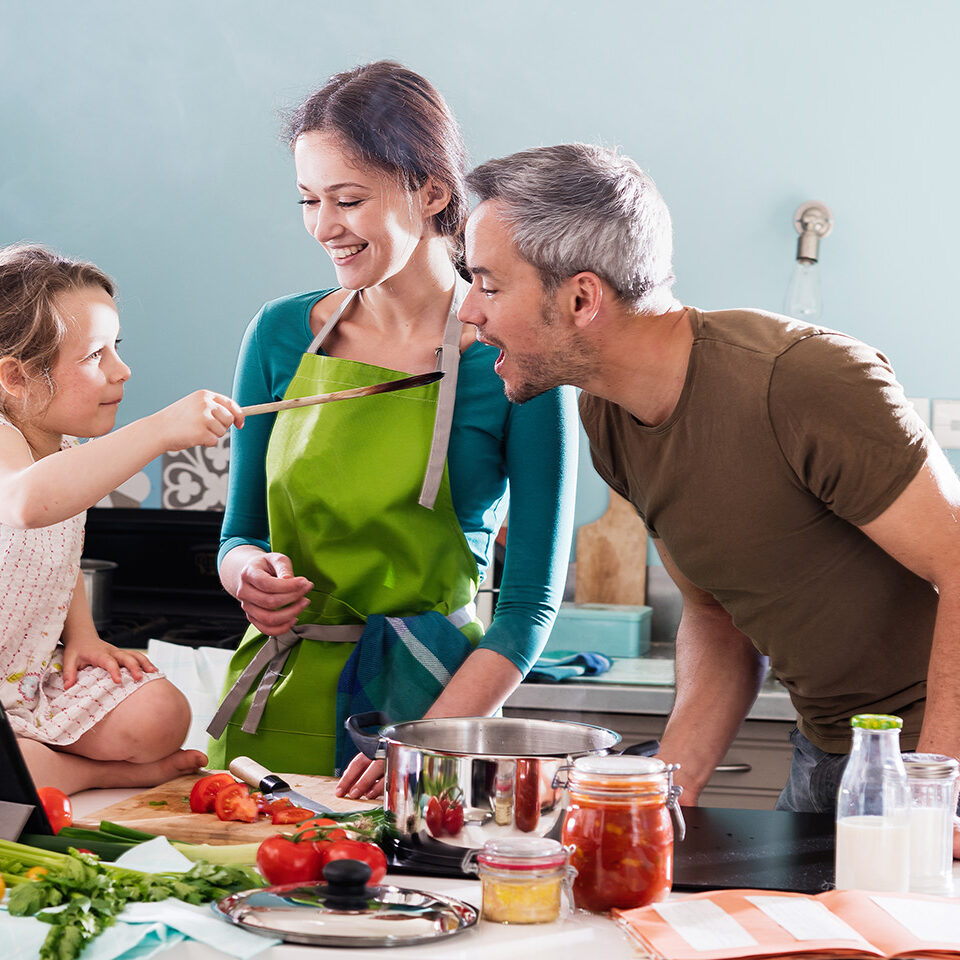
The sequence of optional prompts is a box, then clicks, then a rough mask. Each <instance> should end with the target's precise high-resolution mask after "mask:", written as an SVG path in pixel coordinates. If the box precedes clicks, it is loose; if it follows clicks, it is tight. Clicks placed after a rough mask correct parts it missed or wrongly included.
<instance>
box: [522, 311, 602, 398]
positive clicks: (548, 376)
mask: <svg viewBox="0 0 960 960" xmlns="http://www.w3.org/2000/svg"><path fill="white" fill-rule="evenodd" d="M558 319H559V314H558V311H557V308H556V304H555V303H554V302H553V301H552V300H551V299H549V297H548V296H546V295H544V297H543V299H542V300H541V303H540V317H539V323H540V330H541V333H542V334H543V338H544V340H545V341H546V342H548V343H550V344H551V346H550V349H549V350H548V351H546V352H544V353H539V354H521V355H520V356H517V357H512V358H511V360H512V362H513V365H514V367H516V369H517V371H518V373H520V375H521V379H520V380H519V382H517V383H516V384H515V385H514V386H510V385H509V384H507V382H506V381H504V384H503V391H504V394H505V395H506V397H507V399H508V400H509V401H510V402H511V403H517V404H520V403H526V402H527V401H528V400H533V399H534V397H539V396H540V394H542V393H546V392H547V391H548V390H553V389H554V387H559V386H562V385H563V384H572V385H573V386H580V385H582V384H583V383H584V382H585V381H586V380H587V379H588V377H591V376H593V375H594V374H595V372H596V368H597V362H596V361H595V360H592V359H591V358H590V357H589V356H588V355H587V343H586V341H585V339H584V338H583V337H582V336H581V335H580V333H579V331H577V330H573V331H572V332H568V333H566V334H564V341H565V342H564V343H562V344H558V343H557V339H558V335H557V331H558V330H559V326H560V325H559V323H558V322H557V321H558Z"/></svg>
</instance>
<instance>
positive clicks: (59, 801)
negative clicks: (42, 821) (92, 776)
mask: <svg viewBox="0 0 960 960" xmlns="http://www.w3.org/2000/svg"><path fill="white" fill-rule="evenodd" d="M37 796H38V797H39V798H40V803H41V804H42V805H43V812H44V813H45V814H46V815H47V820H48V821H49V822H50V827H51V829H52V830H53V832H54V833H59V832H60V830H61V829H62V828H63V827H69V826H70V825H71V824H72V823H73V807H72V806H71V804H70V798H69V797H68V796H67V795H66V794H65V793H64V792H63V791H62V790H58V789H57V788H56V787H40V788H39V789H38V790H37Z"/></svg>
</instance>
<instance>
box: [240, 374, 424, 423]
mask: <svg viewBox="0 0 960 960" xmlns="http://www.w3.org/2000/svg"><path fill="white" fill-rule="evenodd" d="M442 376H443V371H442V370H431V371H430V372H429V373H418V374H417V375H416V376H413V377H401V378H400V379H399V380H386V381H384V382H383V383H372V384H370V386H369V387H354V388H353V389H352V390H336V391H335V392H334V393H318V394H315V395H314V396H312V397H292V398H291V399H289V400H274V401H273V402H271V403H255V404H253V405H251V406H249V407H241V409H242V410H243V412H244V414H245V415H246V416H248V417H250V416H253V415H254V414H257V413H276V412H277V411H278V410H292V409H293V408H294V407H309V406H312V405H313V404H315V403H330V402H332V401H333V400H352V399H353V398H354V397H371V396H373V395H374V394H375V393H392V392H393V391H394V390H410V389H411V388H412V387H423V386H426V384H428V383H436V381H437V380H439V379H440V378H441V377H442Z"/></svg>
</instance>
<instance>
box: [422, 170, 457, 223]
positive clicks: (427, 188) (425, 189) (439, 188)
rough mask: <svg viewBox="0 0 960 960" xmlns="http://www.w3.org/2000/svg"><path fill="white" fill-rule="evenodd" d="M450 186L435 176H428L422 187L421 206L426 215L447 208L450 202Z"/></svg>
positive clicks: (432, 214)
mask: <svg viewBox="0 0 960 960" xmlns="http://www.w3.org/2000/svg"><path fill="white" fill-rule="evenodd" d="M450 196H451V193H450V188H449V187H448V186H447V185H446V184H443V183H440V181H439V180H435V179H434V178H433V177H427V182H426V183H425V184H424V185H423V186H422V187H421V188H420V198H421V201H422V203H423V207H422V208H421V209H422V211H423V215H424V216H425V217H432V216H434V215H435V214H437V213H440V211H441V210H445V209H446V207H447V205H448V204H449V203H450Z"/></svg>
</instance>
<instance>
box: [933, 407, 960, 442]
mask: <svg viewBox="0 0 960 960" xmlns="http://www.w3.org/2000/svg"><path fill="white" fill-rule="evenodd" d="M933 435H934V437H936V440H937V443H939V444H940V446H941V447H944V448H945V449H948V448H952V449H958V448H960V400H934V401H933Z"/></svg>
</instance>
